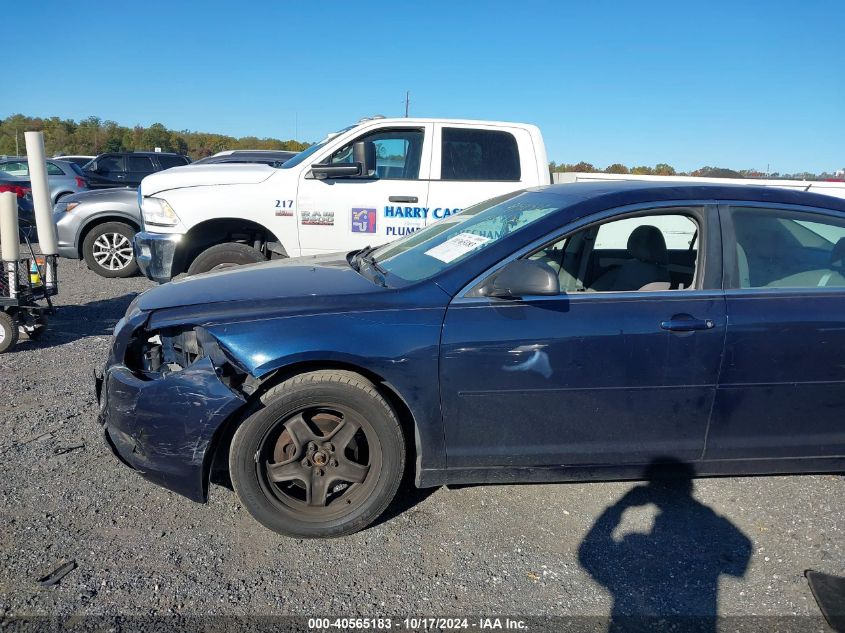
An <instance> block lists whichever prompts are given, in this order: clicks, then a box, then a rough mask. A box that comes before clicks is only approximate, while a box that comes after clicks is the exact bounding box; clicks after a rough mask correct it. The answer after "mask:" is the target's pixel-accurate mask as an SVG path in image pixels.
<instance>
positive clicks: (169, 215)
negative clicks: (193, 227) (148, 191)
mask: <svg viewBox="0 0 845 633" xmlns="http://www.w3.org/2000/svg"><path fill="white" fill-rule="evenodd" d="M141 213H142V214H143V216H144V224H153V225H156V226H176V225H177V224H179V216H178V215H176V212H175V211H174V210H173V207H171V206H170V205H169V204H168V202H167V200H163V199H162V198H144V200H143V202H142V203H141Z"/></svg>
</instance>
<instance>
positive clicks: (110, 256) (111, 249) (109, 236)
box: [92, 233, 133, 270]
mask: <svg viewBox="0 0 845 633" xmlns="http://www.w3.org/2000/svg"><path fill="white" fill-rule="evenodd" d="M92 254H93V256H94V261H96V262H97V263H98V264H99V265H100V266H102V267H103V268H105V269H106V270H123V269H124V268H126V267H127V266H128V265H129V264H130V263H131V262H132V258H133V253H132V243H131V242H130V241H129V239H128V238H127V237H126V236H125V235H121V234H120V233H103V234H102V235H100V236H99V237H98V238H97V239H96V240H94V244H93V248H92Z"/></svg>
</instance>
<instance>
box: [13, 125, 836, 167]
mask: <svg viewBox="0 0 845 633" xmlns="http://www.w3.org/2000/svg"><path fill="white" fill-rule="evenodd" d="M31 130H36V131H43V132H44V145H45V148H46V150H47V154H48V155H49V156H54V155H56V154H83V155H94V156H95V155H97V154H101V153H103V152H133V151H153V150H154V149H155V148H156V147H159V148H161V150H162V151H163V152H177V153H179V154H185V155H187V156H190V157H191V159H193V160H197V159H199V158H204V157H205V156H210V155H211V154H215V153H217V152H220V151H223V150H227V149H277V150H289V151H294V152H300V151H302V150H304V149H305V148H307V147H309V145H310V143H307V142H303V141H298V140H296V139H288V140H281V139H277V138H269V137H266V138H258V137H256V136H242V137H240V138H236V137H234V136H228V135H225V134H214V133H208V132H192V131H190V130H178V131H177V130H170V129H168V128H166V127H165V126H164V125H162V124H161V123H153V124H152V125H150V126H149V127H144V126H142V125H135V126H133V127H126V126H123V125H120V124H118V123H115V122H114V121H109V120H102V119H100V118H99V117H96V116H90V117H88V118H87V119H82V120H81V121H74V120H72V119H60V118H59V117H50V118H47V119H42V118H39V117H29V116H26V115H23V114H13V115H11V116H8V117H6V118H5V119H2V120H0V156H3V155H6V156H15V155H18V154H24V153H25V152H26V148H25V144H24V137H23V133H24V132H26V131H31ZM549 167H550V168H551V170H552V171H553V172H563V171H577V172H593V173H606V174H643V175H653V176H703V177H711V178H776V179H791V180H827V179H835V178H836V175H834V174H831V173H828V172H822V173H820V174H814V173H812V172H798V173H794V174H785V173H784V174H781V173H778V172H774V173H769V174H766V173H765V172H762V171H760V170H757V169H740V170H733V169H728V168H726V167H710V166H705V167H701V168H700V169H696V170H693V171H689V172H683V171H677V170H676V169H675V168H674V167H672V166H671V165H669V164H667V163H658V164H656V165H655V166H654V167H650V166H647V165H639V166H635V167H628V166H626V165H623V164H622V163H613V164H612V165H608V166H607V167H605V168H604V169H601V168H599V167H596V166H595V165H593V164H592V163H588V162H584V161H581V162H579V163H556V162H554V161H552V162H551V163H549Z"/></svg>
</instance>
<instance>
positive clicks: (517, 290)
mask: <svg viewBox="0 0 845 633" xmlns="http://www.w3.org/2000/svg"><path fill="white" fill-rule="evenodd" d="M481 294H482V295H483V296H485V297H498V298H500V299H519V298H520V297H530V296H554V295H559V294H560V280H559V279H558V276H557V274H556V273H555V271H553V270H552V269H551V268H550V267H549V266H547V265H546V264H543V263H541V262H536V261H533V260H530V259H517V260H515V261H512V262H511V263H509V264H507V265H506V266H505V267H504V268H502V270H500V271H499V272H498V274H497V275H496V276H495V277H494V278H493V279H492V281H491V282H490V283H489V284H486V285H485V286H484V287H482V288H481Z"/></svg>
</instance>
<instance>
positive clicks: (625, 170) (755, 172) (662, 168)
mask: <svg viewBox="0 0 845 633" xmlns="http://www.w3.org/2000/svg"><path fill="white" fill-rule="evenodd" d="M549 167H550V168H551V170H552V171H553V172H564V171H577V172H582V173H583V172H588V173H602V174H635V175H643V176H697V177H700V178H771V179H775V180H840V179H841V176H837V175H836V174H832V173H828V172H822V173H820V174H814V173H812V172H809V171H802V172H796V173H794V174H786V173H784V174H782V173H780V172H771V173H768V174H767V173H766V172H763V171H760V170H759V169H738V170H735V169H728V168H727V167H710V166H709V165H708V166H705V167H701V168H699V169H694V170H692V171H677V170H676V169H675V168H674V167H672V165H668V164H666V163H658V164H657V165H655V166H654V167H649V166H648V165H639V166H636V167H628V166H626V165H623V164H622V163H613V164H612V165H608V166H607V167H605V168H604V169H601V168H599V167H596V166H595V165H593V164H592V163H587V162H584V161H581V162H580V163H561V164H557V163H555V162H554V161H552V162H551V163H549Z"/></svg>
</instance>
